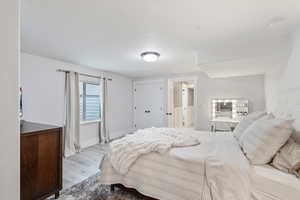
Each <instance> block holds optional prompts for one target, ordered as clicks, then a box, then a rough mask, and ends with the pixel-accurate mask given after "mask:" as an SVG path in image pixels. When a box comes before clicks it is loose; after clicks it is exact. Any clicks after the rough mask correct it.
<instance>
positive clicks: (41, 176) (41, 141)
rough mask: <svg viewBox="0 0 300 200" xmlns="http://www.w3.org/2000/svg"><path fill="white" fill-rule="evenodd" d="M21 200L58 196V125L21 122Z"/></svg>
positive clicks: (60, 150) (59, 175)
mask: <svg viewBox="0 0 300 200" xmlns="http://www.w3.org/2000/svg"><path fill="white" fill-rule="evenodd" d="M20 156H21V200H36V199H45V198H47V197H49V196H51V195H55V198H58V197H59V191H60V190H61V189H62V128H60V127H56V126H51V125H45V124H37V123H32V122H26V121H22V122H21V155H20Z"/></svg>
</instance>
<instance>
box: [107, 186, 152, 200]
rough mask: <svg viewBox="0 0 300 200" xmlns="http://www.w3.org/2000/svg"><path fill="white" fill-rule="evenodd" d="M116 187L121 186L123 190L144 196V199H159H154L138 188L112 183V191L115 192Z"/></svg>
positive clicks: (140, 196)
mask: <svg viewBox="0 0 300 200" xmlns="http://www.w3.org/2000/svg"><path fill="white" fill-rule="evenodd" d="M116 187H118V188H120V189H122V190H125V191H128V192H130V193H134V194H135V195H136V196H137V197H139V198H143V199H144V200H158V199H154V198H152V197H148V196H145V195H143V194H141V193H139V192H138V191H137V190H136V189H134V188H127V187H125V186H124V185H122V184H112V185H110V190H111V192H114V191H115V188H116Z"/></svg>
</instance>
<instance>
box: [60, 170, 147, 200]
mask: <svg viewBox="0 0 300 200" xmlns="http://www.w3.org/2000/svg"><path fill="white" fill-rule="evenodd" d="M99 176H100V172H99V173H97V174H96V175H94V176H92V177H90V178H88V179H86V180H84V181H82V182H81V183H78V184H76V185H74V186H72V187H71V188H68V189H66V190H64V191H62V194H61V197H60V198H59V200H147V199H148V198H147V197H144V196H142V195H140V194H138V193H136V192H130V191H128V190H124V189H120V188H118V187H117V188H116V189H115V191H114V192H111V191H110V186H107V185H101V184H100V183H99V182H98V181H97V178H98V177H99Z"/></svg>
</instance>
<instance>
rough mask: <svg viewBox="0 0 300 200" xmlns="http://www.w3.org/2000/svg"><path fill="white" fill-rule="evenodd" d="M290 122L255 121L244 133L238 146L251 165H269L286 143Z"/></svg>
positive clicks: (290, 130)
mask: <svg viewBox="0 0 300 200" xmlns="http://www.w3.org/2000/svg"><path fill="white" fill-rule="evenodd" d="M292 123H293V121H292V120H283V119H262V120H257V121H256V122H254V123H253V124H252V125H250V126H249V127H248V128H247V130H246V131H245V133H244V135H243V137H242V139H241V141H240V145H241V147H242V149H243V151H244V153H245V154H246V156H247V158H248V159H249V160H250V162H251V163H252V164H267V163H269V162H270V161H271V160H272V158H273V157H274V155H275V154H276V152H277V151H278V150H279V149H280V148H281V147H282V146H283V145H284V144H285V143H286V142H287V141H288V139H289V138H290V136H291V134H292V132H293V127H292Z"/></svg>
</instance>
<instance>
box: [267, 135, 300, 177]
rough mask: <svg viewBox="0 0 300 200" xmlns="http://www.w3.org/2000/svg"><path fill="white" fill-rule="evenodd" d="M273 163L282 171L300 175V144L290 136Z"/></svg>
mask: <svg viewBox="0 0 300 200" xmlns="http://www.w3.org/2000/svg"><path fill="white" fill-rule="evenodd" d="M272 165H273V166H274V167H275V168H277V169H279V170H281V171H284V172H287V173H291V174H295V175H297V176H298V177H300V174H299V172H300V144H297V143H296V142H295V141H294V140H293V139H292V138H290V139H289V140H288V142H287V143H286V144H285V145H284V146H283V147H282V148H281V149H280V150H279V151H278V153H277V154H276V156H275V158H274V159H273V162H272Z"/></svg>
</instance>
